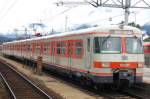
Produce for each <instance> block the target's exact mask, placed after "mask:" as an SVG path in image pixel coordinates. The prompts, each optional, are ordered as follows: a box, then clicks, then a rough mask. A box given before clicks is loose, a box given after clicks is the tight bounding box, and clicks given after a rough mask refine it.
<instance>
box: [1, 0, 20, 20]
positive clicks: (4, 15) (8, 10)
mask: <svg viewBox="0 0 150 99" xmlns="http://www.w3.org/2000/svg"><path fill="white" fill-rule="evenodd" d="M17 1H18V0H14V1H13V2H12V3H11V4H10V6H9V7H8V8H7V9H6V11H5V12H4V14H2V15H1V16H0V21H2V20H3V19H4V18H5V17H6V16H7V14H8V13H9V12H10V10H11V9H12V8H13V7H14V5H15V4H16V3H17Z"/></svg>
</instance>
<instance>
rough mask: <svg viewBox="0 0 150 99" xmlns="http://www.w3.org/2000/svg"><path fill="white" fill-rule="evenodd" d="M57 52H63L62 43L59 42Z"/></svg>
mask: <svg viewBox="0 0 150 99" xmlns="http://www.w3.org/2000/svg"><path fill="white" fill-rule="evenodd" d="M57 54H61V43H60V42H57Z"/></svg>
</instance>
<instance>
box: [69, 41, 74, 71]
mask: <svg viewBox="0 0 150 99" xmlns="http://www.w3.org/2000/svg"><path fill="white" fill-rule="evenodd" d="M72 61H73V40H69V41H68V65H69V69H71V66H72Z"/></svg>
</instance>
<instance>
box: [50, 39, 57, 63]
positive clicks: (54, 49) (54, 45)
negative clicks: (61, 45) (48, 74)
mask: <svg viewBox="0 0 150 99" xmlns="http://www.w3.org/2000/svg"><path fill="white" fill-rule="evenodd" d="M55 55H56V42H55V41H52V43H51V62H52V63H53V64H55Z"/></svg>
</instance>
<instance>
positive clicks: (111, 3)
mask: <svg viewBox="0 0 150 99" xmlns="http://www.w3.org/2000/svg"><path fill="white" fill-rule="evenodd" d="M131 1H132V0H85V2H75V1H74V2H69V1H59V2H57V3H55V4H56V5H57V6H63V5H89V4H90V5H92V6H94V7H110V8H122V9H124V25H128V19H129V15H130V8H143V9H150V4H148V3H147V2H146V1H145V0H137V1H135V2H134V3H133V2H132V4H131ZM140 4H144V5H143V6H138V5H140Z"/></svg>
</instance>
